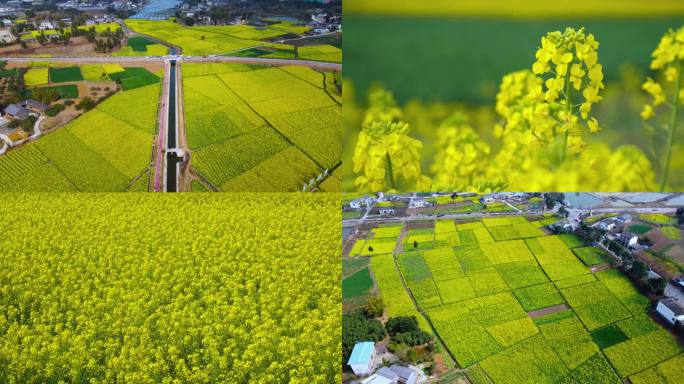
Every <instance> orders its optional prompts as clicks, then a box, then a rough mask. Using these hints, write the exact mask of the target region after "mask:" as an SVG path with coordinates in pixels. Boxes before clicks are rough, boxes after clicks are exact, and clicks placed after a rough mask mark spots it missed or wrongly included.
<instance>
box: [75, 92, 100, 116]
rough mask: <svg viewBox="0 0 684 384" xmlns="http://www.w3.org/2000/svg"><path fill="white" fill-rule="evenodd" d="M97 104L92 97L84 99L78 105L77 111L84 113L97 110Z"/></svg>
mask: <svg viewBox="0 0 684 384" xmlns="http://www.w3.org/2000/svg"><path fill="white" fill-rule="evenodd" d="M96 104H97V103H96V102H95V101H94V100H93V99H91V98H90V97H87V96H86V97H84V98H83V99H82V100H81V102H80V103H78V104H76V109H78V110H81V109H82V110H84V111H86V112H87V111H90V110H91V109H93V108H95V105H96Z"/></svg>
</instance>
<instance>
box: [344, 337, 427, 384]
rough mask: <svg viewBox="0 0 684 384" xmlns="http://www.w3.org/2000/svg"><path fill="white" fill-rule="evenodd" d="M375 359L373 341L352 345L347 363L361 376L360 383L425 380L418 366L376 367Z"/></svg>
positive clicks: (398, 383)
mask: <svg viewBox="0 0 684 384" xmlns="http://www.w3.org/2000/svg"><path fill="white" fill-rule="evenodd" d="M377 360H378V354H377V351H376V349H375V343H373V342H372V341H364V342H359V343H356V345H354V349H353V350H352V353H351V355H350V356H349V360H348V361H347V365H348V366H349V367H350V368H351V370H352V371H353V372H354V374H355V375H356V376H358V377H363V379H362V380H361V381H360V383H361V384H422V383H425V382H426V381H427V377H426V376H425V373H424V372H423V370H422V369H420V368H418V367H415V366H413V365H408V366H402V365H399V364H393V365H390V366H389V367H380V368H379V369H377V366H378V361H377Z"/></svg>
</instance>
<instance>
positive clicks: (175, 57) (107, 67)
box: [0, 19, 342, 192]
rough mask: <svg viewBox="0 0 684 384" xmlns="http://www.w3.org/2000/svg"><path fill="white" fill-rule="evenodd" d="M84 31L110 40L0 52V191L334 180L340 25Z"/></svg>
mask: <svg viewBox="0 0 684 384" xmlns="http://www.w3.org/2000/svg"><path fill="white" fill-rule="evenodd" d="M77 30H78V31H81V30H80V29H77ZM85 30H86V31H90V32H89V33H92V34H94V37H93V38H94V39H95V40H96V41H97V43H96V44H99V45H102V44H105V42H102V41H104V40H101V39H100V38H99V37H98V36H99V35H98V33H101V34H104V35H105V36H110V34H111V33H112V32H111V31H116V33H115V36H116V37H117V39H119V40H115V42H116V44H115V45H116V46H115V47H112V48H111V49H110V48H106V49H105V52H101V53H104V55H102V54H92V55H91V54H88V53H83V52H66V51H63V50H61V51H59V54H60V56H57V55H53V54H50V53H42V54H39V55H34V56H40V57H23V56H21V55H20V53H21V52H23V51H20V52H19V53H17V52H14V51H12V56H8V57H6V58H5V59H4V61H2V60H0V64H1V65H2V68H0V96H1V97H2V101H1V102H0V104H2V105H4V106H5V113H4V114H3V120H2V125H3V128H1V129H2V132H0V133H2V136H0V138H1V139H2V142H0V191H200V192H205V191H217V192H219V191H281V192H282V191H324V192H329V191H339V190H340V188H341V180H340V178H339V175H338V171H337V169H338V168H339V166H340V164H341V146H340V143H341V140H342V129H341V103H342V100H341V78H340V70H341V65H340V64H339V63H340V62H341V50H340V49H339V48H337V47H335V46H333V45H329V44H328V43H330V44H337V45H339V43H340V38H341V37H340V33H339V32H333V33H326V34H323V35H324V36H323V37H321V36H317V35H312V33H311V26H310V25H308V24H306V23H302V22H296V21H286V20H269V19H259V20H257V21H254V22H253V23H252V22H250V23H242V24H237V25H195V26H194V27H193V26H188V25H183V24H182V23H179V22H177V21H174V20H172V19H169V20H145V19H127V20H125V21H120V20H119V21H110V22H108V23H105V24H101V25H100V24H97V25H95V26H94V27H92V28H86V29H85ZM124 31H125V32H124ZM44 34H45V33H44V32H40V31H31V33H26V34H23V35H22V38H23V40H24V41H33V39H36V38H39V39H42V37H41V36H43V35H44ZM111 36H114V35H111ZM98 39H100V40H98ZM106 44H109V43H108V41H107V43H106ZM117 44H118V45H117ZM24 45H25V44H24ZM52 45H53V43H52V42H49V41H48V42H44V41H43V40H41V41H40V46H41V49H43V48H45V49H47V47H51V46H52ZM64 46H67V47H68V46H69V42H68V41H67V42H66V43H64ZM55 49H56V48H55ZM60 49H61V48H60ZM40 52H42V51H40ZM61 55H68V56H61ZM195 55H198V56H201V57H197V56H195ZM103 56H108V57H103ZM36 102H37V103H36ZM29 105H31V106H32V107H36V106H37V107H38V109H36V108H32V107H29Z"/></svg>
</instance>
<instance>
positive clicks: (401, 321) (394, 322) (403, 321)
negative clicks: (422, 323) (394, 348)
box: [385, 316, 420, 335]
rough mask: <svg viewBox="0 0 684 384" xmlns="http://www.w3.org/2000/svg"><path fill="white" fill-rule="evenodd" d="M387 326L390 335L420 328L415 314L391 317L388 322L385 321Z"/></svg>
mask: <svg viewBox="0 0 684 384" xmlns="http://www.w3.org/2000/svg"><path fill="white" fill-rule="evenodd" d="M385 328H386V329H387V333H389V334H390V335H395V334H397V333H404V332H411V331H414V330H416V329H420V328H418V320H417V319H416V317H415V316H398V317H390V318H389V320H387V323H385Z"/></svg>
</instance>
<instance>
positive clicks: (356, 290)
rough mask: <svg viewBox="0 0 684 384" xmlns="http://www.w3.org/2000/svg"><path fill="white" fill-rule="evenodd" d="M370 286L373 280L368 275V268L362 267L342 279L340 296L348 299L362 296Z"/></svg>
mask: <svg viewBox="0 0 684 384" xmlns="http://www.w3.org/2000/svg"><path fill="white" fill-rule="evenodd" d="M372 287H373V280H372V279H371V277H370V272H369V270H368V268H363V269H362V270H360V271H358V272H356V273H355V274H353V275H351V276H349V277H346V278H344V279H342V298H343V299H350V298H353V297H359V296H364V295H365V294H367V293H368V290H369V289H371V288H372Z"/></svg>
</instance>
